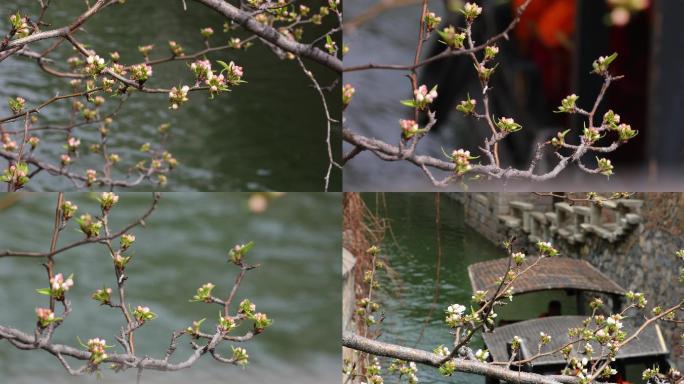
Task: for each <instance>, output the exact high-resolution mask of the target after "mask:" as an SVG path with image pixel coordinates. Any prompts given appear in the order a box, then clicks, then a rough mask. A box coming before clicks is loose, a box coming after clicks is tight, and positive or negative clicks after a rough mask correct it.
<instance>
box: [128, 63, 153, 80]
mask: <svg viewBox="0 0 684 384" xmlns="http://www.w3.org/2000/svg"><path fill="white" fill-rule="evenodd" d="M150 76H152V67H151V66H150V65H148V64H144V63H143V64H136V65H133V66H131V80H134V81H137V82H138V84H142V83H144V82H146V81H147V80H148V79H149V78H150Z"/></svg>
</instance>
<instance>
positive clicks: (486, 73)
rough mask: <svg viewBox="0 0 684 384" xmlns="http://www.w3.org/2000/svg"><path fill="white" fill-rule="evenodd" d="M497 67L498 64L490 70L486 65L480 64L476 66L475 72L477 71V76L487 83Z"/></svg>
mask: <svg viewBox="0 0 684 384" xmlns="http://www.w3.org/2000/svg"><path fill="white" fill-rule="evenodd" d="M497 66H498V64H497V65H495V66H493V67H491V68H490V67H487V66H486V65H485V64H484V63H478V64H475V70H476V71H477V76H478V77H479V78H480V80H481V81H483V82H485V83H486V82H488V81H489V78H490V77H492V73H494V70H495V69H496V67H497Z"/></svg>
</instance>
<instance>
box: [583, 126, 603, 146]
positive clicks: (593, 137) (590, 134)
mask: <svg viewBox="0 0 684 384" xmlns="http://www.w3.org/2000/svg"><path fill="white" fill-rule="evenodd" d="M582 139H584V142H585V143H587V144H591V143H594V142H596V141H598V140H600V139H601V132H599V130H598V129H596V128H591V127H590V128H584V130H583V131H582Z"/></svg>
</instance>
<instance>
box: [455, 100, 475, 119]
mask: <svg viewBox="0 0 684 384" xmlns="http://www.w3.org/2000/svg"><path fill="white" fill-rule="evenodd" d="M476 104H477V100H475V99H471V98H470V95H468V99H467V100H462V101H461V102H460V103H459V104H458V105H457V106H456V110H457V111H459V112H462V113H463V114H464V115H466V116H467V115H470V114H473V113H475V105H476Z"/></svg>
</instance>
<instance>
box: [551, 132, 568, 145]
mask: <svg viewBox="0 0 684 384" xmlns="http://www.w3.org/2000/svg"><path fill="white" fill-rule="evenodd" d="M569 132H570V130H569V129H566V130H565V131H563V132H558V133H557V134H556V137H554V138H552V139H551V145H553V146H554V147H556V148H561V147H562V146H563V145H564V144H565V136H566V135H567V134H568V133H569Z"/></svg>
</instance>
